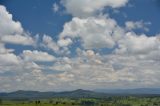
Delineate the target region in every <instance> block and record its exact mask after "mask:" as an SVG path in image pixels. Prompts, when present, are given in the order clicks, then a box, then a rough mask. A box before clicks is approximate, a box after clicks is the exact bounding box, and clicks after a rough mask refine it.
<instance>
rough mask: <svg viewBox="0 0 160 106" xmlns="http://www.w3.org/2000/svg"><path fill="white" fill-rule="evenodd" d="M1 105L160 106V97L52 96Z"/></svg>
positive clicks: (1, 105)
mask: <svg viewBox="0 0 160 106" xmlns="http://www.w3.org/2000/svg"><path fill="white" fill-rule="evenodd" d="M37 101H38V102H37ZM0 106H160V97H108V98H102V99H96V98H78V99H70V98H52V99H41V100H26V101H24V100H23V101H20V100H10V101H8V100H2V103H0Z"/></svg>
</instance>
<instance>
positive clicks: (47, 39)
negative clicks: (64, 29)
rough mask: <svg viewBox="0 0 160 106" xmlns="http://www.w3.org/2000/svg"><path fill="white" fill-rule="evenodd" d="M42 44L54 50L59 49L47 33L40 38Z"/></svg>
mask: <svg viewBox="0 0 160 106" xmlns="http://www.w3.org/2000/svg"><path fill="white" fill-rule="evenodd" d="M42 46H43V47H45V48H48V49H51V50H53V51H54V52H58V51H59V46H58V45H57V43H56V42H55V41H54V40H53V39H52V38H51V37H50V36H48V35H44V36H43V38H42Z"/></svg>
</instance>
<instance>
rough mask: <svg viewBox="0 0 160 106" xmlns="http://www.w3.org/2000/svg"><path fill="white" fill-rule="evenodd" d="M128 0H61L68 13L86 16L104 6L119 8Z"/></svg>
mask: <svg viewBox="0 0 160 106" xmlns="http://www.w3.org/2000/svg"><path fill="white" fill-rule="evenodd" d="M127 2H128V0H94V1H93V0H62V3H63V5H64V6H65V7H66V10H67V12H68V13H71V14H72V15H73V16H76V17H88V16H93V15H95V14H96V13H97V12H98V11H100V10H102V9H104V7H112V8H119V7H122V6H124V5H125V4H126V3H127Z"/></svg>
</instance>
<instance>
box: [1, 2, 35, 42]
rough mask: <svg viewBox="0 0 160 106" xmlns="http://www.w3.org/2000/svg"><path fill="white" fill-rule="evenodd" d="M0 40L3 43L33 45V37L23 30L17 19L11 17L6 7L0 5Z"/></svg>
mask: <svg viewBox="0 0 160 106" xmlns="http://www.w3.org/2000/svg"><path fill="white" fill-rule="evenodd" d="M0 19H1V20H0V41H1V42H4V43H13V44H22V45H33V44H34V39H33V38H32V37H30V36H29V35H27V33H25V32H24V30H23V28H22V25H21V23H20V22H19V21H14V20H13V19H12V14H10V13H9V12H8V11H7V10H6V8H5V7H4V6H2V5H0Z"/></svg>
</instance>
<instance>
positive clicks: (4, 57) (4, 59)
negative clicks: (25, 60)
mask: <svg viewBox="0 0 160 106" xmlns="http://www.w3.org/2000/svg"><path fill="white" fill-rule="evenodd" d="M19 62H20V61H19V58H18V56H16V55H15V54H13V53H6V54H0V66H3V65H6V66H9V65H16V64H19Z"/></svg>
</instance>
